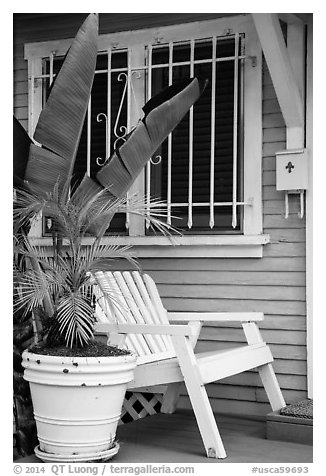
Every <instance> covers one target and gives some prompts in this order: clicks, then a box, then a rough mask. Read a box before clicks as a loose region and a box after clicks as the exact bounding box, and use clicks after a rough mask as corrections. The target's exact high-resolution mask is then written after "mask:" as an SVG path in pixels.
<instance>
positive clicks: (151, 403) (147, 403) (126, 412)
mask: <svg viewBox="0 0 326 476" xmlns="http://www.w3.org/2000/svg"><path fill="white" fill-rule="evenodd" d="M162 400H163V395H162V394H160V393H140V392H126V396H125V400H124V402H123V408H122V413H121V418H120V421H119V425H122V424H124V423H130V422H131V421H134V420H139V419H140V418H144V417H146V416H148V415H155V414H156V413H160V411H161V406H162Z"/></svg>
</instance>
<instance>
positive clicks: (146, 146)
mask: <svg viewBox="0 0 326 476" xmlns="http://www.w3.org/2000/svg"><path fill="white" fill-rule="evenodd" d="M206 84H207V81H206V80H202V81H200V80H199V79H198V78H196V77H195V78H189V79H186V80H184V81H180V82H178V83H175V84H173V85H172V86H170V87H168V88H166V89H165V90H163V91H162V92H161V93H159V94H157V95H156V96H154V97H153V98H152V99H150V100H149V101H148V102H147V103H146V104H145V106H144V107H143V111H144V113H145V116H144V118H143V119H142V120H140V121H139V123H138V125H137V126H136V127H135V129H134V130H133V131H132V132H131V134H129V136H128V138H127V140H126V142H125V143H124V144H123V145H122V146H121V147H120V148H119V149H116V150H115V151H114V153H113V154H112V156H111V157H110V160H109V161H108V164H107V165H105V166H104V167H102V169H101V170H100V171H99V172H98V173H97V175H96V180H93V179H91V178H89V177H87V176H85V177H84V179H83V181H82V182H81V184H80V185H79V187H78V188H77V190H76V196H78V197H82V196H83V195H84V194H87V193H90V192H91V190H93V193H98V192H99V191H100V190H101V187H103V188H105V189H106V190H107V197H108V199H110V198H111V197H112V198H122V197H123V196H124V195H125V194H126V193H127V191H128V190H129V189H130V187H131V185H132V184H133V182H134V181H135V180H136V178H137V176H138V175H139V173H140V172H141V170H142V169H143V168H144V166H145V165H146V163H147V161H148V160H149V159H150V158H151V156H152V155H153V153H154V152H155V150H156V149H157V148H158V147H159V146H160V144H161V143H162V142H163V141H164V140H165V139H166V137H167V136H168V135H169V133H170V132H171V131H173V129H174V128H175V127H176V126H177V125H178V124H179V122H180V121H181V120H182V118H183V117H184V116H185V114H186V113H187V112H188V111H189V109H190V108H191V106H193V104H194V103H195V102H196V101H197V100H198V99H199V97H200V96H201V94H202V93H203V91H204V89H205V87H206ZM98 226H99V228H100V227H101V223H100V222H99V224H98ZM93 232H95V233H96V230H93Z"/></svg>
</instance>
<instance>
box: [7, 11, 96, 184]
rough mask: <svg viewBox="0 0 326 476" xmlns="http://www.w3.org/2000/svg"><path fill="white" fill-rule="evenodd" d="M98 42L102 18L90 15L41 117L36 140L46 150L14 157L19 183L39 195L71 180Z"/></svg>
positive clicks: (36, 148)
mask: <svg viewBox="0 0 326 476" xmlns="http://www.w3.org/2000/svg"><path fill="white" fill-rule="evenodd" d="M97 38H98V15H97V14H90V15H89V16H88V17H87V18H86V20H85V21H84V23H83V24H82V26H81V27H80V29H79V31H78V33H77V35H76V37H75V39H74V40H73V42H72V44H71V47H70V49H69V51H68V53H67V55H66V57H65V61H64V63H63V65H62V67H61V69H60V72H59V73H58V75H57V77H56V80H55V82H54V84H53V87H52V89H51V91H50V94H49V97H48V100H47V102H46V105H45V107H44V109H43V110H42V112H41V114H40V117H39V120H38V123H37V126H36V129H35V134H34V139H35V140H36V141H37V142H39V143H40V144H41V146H42V147H39V146H37V145H35V144H30V147H29V148H27V147H24V148H23V149H21V150H20V151H18V149H17V151H18V152H17V154H15V153H14V162H15V163H16V164H17V165H14V170H16V173H17V178H16V182H18V181H19V180H21V181H25V182H27V183H28V184H29V185H30V186H31V187H33V188H37V189H38V191H39V192H42V191H43V192H49V191H50V190H52V189H53V188H54V186H55V184H56V183H58V182H59V183H60V182H65V181H66V180H67V177H71V175H72V172H73V168H74V162H75V158H76V153H77V149H78V145H79V140H80V136H81V132H82V128H83V124H84V120H85V115H86V111H87V106H88V102H89V98H90V94H91V89H92V85H93V79H94V73H95V67H96V58H97ZM24 140H25V142H26V138H25V139H23V141H24ZM27 149H28V157H27V158H26V155H27V154H26V152H27Z"/></svg>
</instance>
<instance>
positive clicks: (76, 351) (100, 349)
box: [29, 341, 130, 357]
mask: <svg viewBox="0 0 326 476" xmlns="http://www.w3.org/2000/svg"><path fill="white" fill-rule="evenodd" d="M29 351H30V352H33V353H35V354H40V355H52V356H61V357H62V356H63V357H114V356H115V357H119V356H122V355H129V354H130V352H129V351H128V350H125V349H120V348H118V347H113V346H108V345H106V344H104V343H102V342H98V341H92V342H90V343H89V344H88V345H87V346H85V347H81V348H77V347H73V348H70V347H65V346H53V347H47V346H46V345H44V344H35V345H33V347H31V348H30V349H29Z"/></svg>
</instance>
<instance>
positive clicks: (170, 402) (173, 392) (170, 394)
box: [161, 382, 182, 413]
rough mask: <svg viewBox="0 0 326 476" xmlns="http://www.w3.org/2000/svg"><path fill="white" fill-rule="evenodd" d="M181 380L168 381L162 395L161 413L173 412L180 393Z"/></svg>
mask: <svg viewBox="0 0 326 476" xmlns="http://www.w3.org/2000/svg"><path fill="white" fill-rule="evenodd" d="M181 385H182V382H175V383H170V384H169V385H168V388H167V389H166V392H165V394H164V396H163V403H162V407H161V413H174V412H175V410H176V407H177V401H178V398H179V395H180V389H181Z"/></svg>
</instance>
